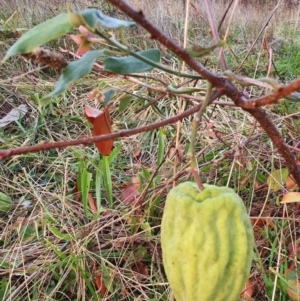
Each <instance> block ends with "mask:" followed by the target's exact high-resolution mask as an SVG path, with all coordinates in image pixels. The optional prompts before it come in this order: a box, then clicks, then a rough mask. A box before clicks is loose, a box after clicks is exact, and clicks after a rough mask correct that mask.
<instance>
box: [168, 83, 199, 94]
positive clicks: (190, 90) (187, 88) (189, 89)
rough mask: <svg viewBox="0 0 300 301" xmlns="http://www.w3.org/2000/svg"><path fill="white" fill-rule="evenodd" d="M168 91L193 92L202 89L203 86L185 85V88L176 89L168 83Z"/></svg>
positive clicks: (178, 92)
mask: <svg viewBox="0 0 300 301" xmlns="http://www.w3.org/2000/svg"><path fill="white" fill-rule="evenodd" d="M168 91H170V92H172V93H175V94H190V93H194V92H199V91H203V88H192V87H186V88H179V89H176V88H174V87H173V86H172V85H169V86H168Z"/></svg>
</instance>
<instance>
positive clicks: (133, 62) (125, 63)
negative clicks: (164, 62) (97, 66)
mask: <svg viewBox="0 0 300 301" xmlns="http://www.w3.org/2000/svg"><path fill="white" fill-rule="evenodd" d="M137 54H139V55H141V56H144V57H146V58H147V59H149V60H151V61H153V62H155V63H159V61H160V51H159V50H158V49H149V50H143V51H139V52H137ZM153 68H154V67H153V66H151V65H149V64H147V63H145V62H143V61H141V60H139V59H137V58H135V57H133V56H128V57H110V58H107V59H105V61H104V70H105V71H107V72H112V73H117V74H131V73H141V72H146V71H150V70H152V69H153Z"/></svg>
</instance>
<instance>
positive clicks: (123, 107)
mask: <svg viewBox="0 0 300 301" xmlns="http://www.w3.org/2000/svg"><path fill="white" fill-rule="evenodd" d="M132 98H133V97H132V96H124V97H122V98H121V99H120V104H119V113H122V112H124V111H125V110H126V109H127V108H128V106H129V105H130V103H131V100H132Z"/></svg>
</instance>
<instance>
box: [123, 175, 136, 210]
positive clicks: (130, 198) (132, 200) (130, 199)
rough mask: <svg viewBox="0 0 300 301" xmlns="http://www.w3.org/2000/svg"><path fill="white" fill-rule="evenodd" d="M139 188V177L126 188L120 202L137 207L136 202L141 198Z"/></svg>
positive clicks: (133, 179)
mask: <svg viewBox="0 0 300 301" xmlns="http://www.w3.org/2000/svg"><path fill="white" fill-rule="evenodd" d="M139 187H140V182H139V179H138V178H137V177H133V178H132V180H131V183H130V184H129V185H127V186H126V187H125V188H124V190H123V191H122V193H121V195H120V200H121V201H122V202H123V204H124V205H132V204H134V205H136V201H137V199H138V197H139V192H138V189H139Z"/></svg>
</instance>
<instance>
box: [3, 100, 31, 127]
mask: <svg viewBox="0 0 300 301" xmlns="http://www.w3.org/2000/svg"><path fill="white" fill-rule="evenodd" d="M27 111H28V110H27V106H26V105H19V106H18V107H17V108H13V109H12V110H11V111H9V112H8V113H7V115H6V116H4V117H3V118H1V119H0V128H3V127H5V126H7V125H8V124H10V123H11V122H14V121H18V120H19V119H21V118H22V117H24V116H25V114H26V113H27Z"/></svg>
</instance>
